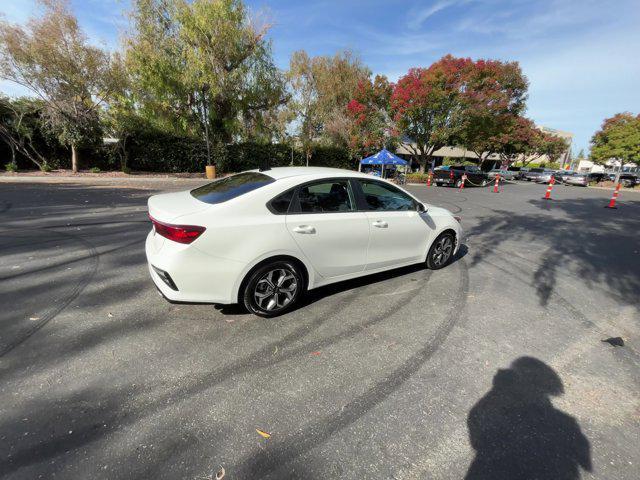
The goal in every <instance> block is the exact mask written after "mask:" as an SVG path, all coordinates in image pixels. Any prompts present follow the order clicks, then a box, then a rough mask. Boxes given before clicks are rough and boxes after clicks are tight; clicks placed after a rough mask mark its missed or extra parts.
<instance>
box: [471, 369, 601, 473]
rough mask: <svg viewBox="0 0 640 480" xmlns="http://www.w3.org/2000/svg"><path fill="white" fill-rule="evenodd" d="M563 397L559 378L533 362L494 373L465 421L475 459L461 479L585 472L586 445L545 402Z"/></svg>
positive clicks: (562, 415)
mask: <svg viewBox="0 0 640 480" xmlns="http://www.w3.org/2000/svg"><path fill="white" fill-rule="evenodd" d="M563 393H564V389H563V386H562V381H561V380H560V377H558V375H557V374H556V373H555V372H554V371H553V369H552V368H551V367H549V366H548V365H546V364H545V363H543V362H541V361H540V360H537V359H535V358H531V357H521V358H518V359H517V360H515V361H514V362H513V363H512V364H511V368H509V369H507V370H498V372H497V373H496V375H495V376H494V377H493V388H492V389H491V390H490V391H489V392H488V393H487V394H486V395H485V396H484V397H482V398H481V399H480V401H479V402H478V403H476V405H475V406H474V407H473V408H472V409H471V412H469V417H468V418H467V426H468V428H469V437H470V441H471V446H472V447H473V448H474V449H475V451H476V456H475V459H474V460H473V462H472V464H471V466H470V467H469V471H468V472H467V475H466V477H465V478H466V479H467V480H478V479H491V480H500V479H509V480H516V479H517V480H525V479H531V480H533V479H536V480H542V479H549V480H573V479H579V478H580V468H582V469H584V470H586V471H591V468H592V467H591V449H590V445H589V441H588V440H587V438H586V437H585V436H584V434H583V433H582V431H581V430H580V426H579V425H578V422H577V421H576V420H575V419H574V418H573V417H571V416H570V415H567V414H566V413H564V412H562V411H560V410H558V409H556V408H555V407H554V406H553V404H552V403H551V400H550V398H549V397H550V396H557V395H562V394H563Z"/></svg>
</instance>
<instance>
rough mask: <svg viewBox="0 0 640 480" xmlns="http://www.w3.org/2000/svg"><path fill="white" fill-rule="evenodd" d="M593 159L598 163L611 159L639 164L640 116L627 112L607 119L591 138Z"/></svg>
mask: <svg viewBox="0 0 640 480" xmlns="http://www.w3.org/2000/svg"><path fill="white" fill-rule="evenodd" d="M591 159H592V160H593V161H594V162H596V163H605V162H606V161H607V160H610V159H617V160H620V161H621V162H622V163H628V162H636V163H637V162H638V161H639V160H640V115H636V116H634V115H633V114H631V113H628V112H626V113H618V114H616V115H614V116H613V117H611V118H607V119H605V121H604V122H603V124H602V127H601V128H600V130H598V131H597V132H596V133H595V134H594V135H593V137H592V138H591Z"/></svg>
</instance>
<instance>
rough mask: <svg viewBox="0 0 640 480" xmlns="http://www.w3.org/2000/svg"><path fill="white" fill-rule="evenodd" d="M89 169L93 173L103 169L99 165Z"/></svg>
mask: <svg viewBox="0 0 640 480" xmlns="http://www.w3.org/2000/svg"><path fill="white" fill-rule="evenodd" d="M89 171H90V172H91V173H100V172H101V171H102V170H100V168H98V167H91V168H90V169H89Z"/></svg>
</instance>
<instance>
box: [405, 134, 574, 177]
mask: <svg viewBox="0 0 640 480" xmlns="http://www.w3.org/2000/svg"><path fill="white" fill-rule="evenodd" d="M536 127H537V128H538V129H539V130H540V131H542V132H544V133H548V134H550V135H555V136H556V137H560V138H562V139H564V140H565V141H566V142H567V143H568V145H569V148H567V151H566V152H565V153H563V154H562V155H561V156H560V158H558V159H550V158H549V157H547V156H546V155H542V156H541V157H538V158H536V163H549V162H552V161H557V162H559V163H560V165H561V168H564V167H565V165H566V164H568V163H569V161H570V157H571V143H572V142H573V133H570V132H565V131H562V130H557V129H555V128H549V127H544V126H540V125H536ZM412 144H413V142H412V141H411V139H409V138H405V139H404V141H403V142H402V143H401V144H400V145H399V146H398V148H397V149H396V151H395V153H396V155H398V156H400V157H402V158H403V159H405V160H408V161H412V157H413V149H412V148H411V145H412ZM432 157H433V159H434V166H438V165H442V162H443V160H444V158H445V157H448V158H459V159H460V161H461V162H463V161H465V160H470V161H478V155H476V154H475V153H474V152H472V151H470V150H466V149H465V148H464V147H443V148H440V149H439V150H436V151H435V152H433V155H432ZM486 159H487V160H490V161H492V162H493V163H492V164H491V163H490V164H489V165H490V166H491V168H494V167H499V163H500V162H501V161H502V159H501V158H500V155H498V154H495V153H492V154H490V155H488V156H487V157H486ZM411 166H412V168H416V167H417V164H416V163H415V162H412V165H411Z"/></svg>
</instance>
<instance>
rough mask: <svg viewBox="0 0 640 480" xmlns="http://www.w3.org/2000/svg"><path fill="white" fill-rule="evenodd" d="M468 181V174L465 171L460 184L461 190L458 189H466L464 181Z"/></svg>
mask: <svg viewBox="0 0 640 480" xmlns="http://www.w3.org/2000/svg"><path fill="white" fill-rule="evenodd" d="M466 181H467V174H466V173H463V174H462V183H461V184H460V190H458V191H462V190H464V182H466Z"/></svg>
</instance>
